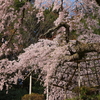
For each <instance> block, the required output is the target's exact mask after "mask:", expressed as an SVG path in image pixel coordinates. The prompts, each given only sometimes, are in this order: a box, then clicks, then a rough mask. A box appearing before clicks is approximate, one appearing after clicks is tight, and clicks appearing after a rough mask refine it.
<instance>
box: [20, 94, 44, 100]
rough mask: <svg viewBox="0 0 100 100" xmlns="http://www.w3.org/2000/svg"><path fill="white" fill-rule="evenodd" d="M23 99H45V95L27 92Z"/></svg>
mask: <svg viewBox="0 0 100 100" xmlns="http://www.w3.org/2000/svg"><path fill="white" fill-rule="evenodd" d="M21 100H45V99H44V95H42V94H37V93H32V94H26V95H24V96H23V97H22V99H21Z"/></svg>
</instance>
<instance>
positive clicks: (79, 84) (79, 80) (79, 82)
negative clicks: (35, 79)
mask: <svg viewBox="0 0 100 100" xmlns="http://www.w3.org/2000/svg"><path fill="white" fill-rule="evenodd" d="M77 67H78V87H79V98H80V86H81V79H80V66H79V63H77Z"/></svg>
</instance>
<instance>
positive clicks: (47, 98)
mask: <svg viewBox="0 0 100 100" xmlns="http://www.w3.org/2000/svg"><path fill="white" fill-rule="evenodd" d="M46 100H49V83H48V84H47V95H46Z"/></svg>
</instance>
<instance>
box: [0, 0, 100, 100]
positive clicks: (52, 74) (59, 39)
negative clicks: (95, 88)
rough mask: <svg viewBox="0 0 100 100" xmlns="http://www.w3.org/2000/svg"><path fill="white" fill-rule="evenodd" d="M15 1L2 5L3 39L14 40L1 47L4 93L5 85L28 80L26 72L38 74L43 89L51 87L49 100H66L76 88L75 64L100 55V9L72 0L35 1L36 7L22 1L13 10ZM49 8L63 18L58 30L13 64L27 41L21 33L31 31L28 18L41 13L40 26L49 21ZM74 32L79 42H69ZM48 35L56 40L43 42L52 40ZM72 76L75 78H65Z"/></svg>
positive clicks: (90, 1)
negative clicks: (99, 32) (93, 54)
mask: <svg viewBox="0 0 100 100" xmlns="http://www.w3.org/2000/svg"><path fill="white" fill-rule="evenodd" d="M15 1H16V0H15ZM15 1H13V0H1V1H0V9H1V10H0V22H1V25H0V32H1V36H7V37H8V36H9V37H10V38H8V40H7V41H5V42H3V43H2V44H1V47H0V81H1V83H0V89H1V90H2V89H3V85H4V84H6V87H7V88H8V85H9V86H10V85H12V84H16V83H17V79H19V78H21V79H24V75H23V72H24V71H25V70H26V71H34V73H38V74H39V79H40V80H41V82H43V83H44V84H43V86H45V87H47V86H48V85H50V86H49V88H50V91H49V92H50V93H49V100H63V99H64V95H65V94H71V93H72V91H71V89H72V88H73V87H74V86H75V85H76V84H75V82H76V77H75V76H74V74H75V72H76V67H77V63H75V62H73V61H74V60H80V59H82V58H83V57H84V56H85V53H88V52H97V53H98V54H99V53H100V36H99V35H96V34H94V28H95V29H99V28H100V24H99V21H100V7H99V6H98V5H97V3H96V1H95V0H76V1H75V2H74V3H71V2H69V0H68V1H67V0H49V1H47V0H35V1H34V4H33V5H31V4H30V3H29V2H24V1H23V0H21V1H20V0H18V3H20V4H21V5H20V6H19V5H17V6H13V5H14V4H15ZM16 7H17V8H16ZM34 7H35V9H34ZM73 7H74V9H72V8H73ZM8 8H9V9H8ZM49 8H52V11H53V12H57V13H58V14H59V16H58V18H57V19H56V20H55V21H54V25H55V26H54V27H53V28H50V29H49V30H48V31H47V32H46V33H43V34H42V35H40V36H39V37H38V38H39V39H38V42H37V43H33V44H31V45H30V46H28V47H27V48H24V49H23V48H22V49H23V50H24V52H23V53H20V54H19V55H18V56H17V60H15V59H14V60H12V61H11V60H9V59H8V56H9V55H10V54H12V52H13V54H15V53H16V52H18V51H19V49H20V48H19V46H18V44H21V43H23V41H24V40H23V38H22V34H21V33H20V32H21V31H20V29H23V30H24V31H25V32H27V31H28V30H27V27H25V26H24V22H25V21H27V19H26V17H28V16H30V15H31V14H32V13H33V12H34V10H36V9H37V10H38V11H37V13H36V18H37V19H38V20H37V23H40V21H45V17H44V11H45V9H49ZM29 9H31V10H29ZM71 11H72V13H73V12H74V11H77V13H75V15H70V12H71ZM90 15H91V16H90ZM94 17H95V18H94ZM12 25H14V26H12ZM73 26H74V27H73ZM73 30H75V32H76V34H78V35H79V36H78V37H77V39H76V40H70V38H69V37H70V35H71V33H72V31H73ZM47 34H49V35H50V34H51V36H52V37H53V38H52V39H51V40H49V39H46V38H45V39H41V37H42V36H48V35H47ZM13 37H15V38H13ZM16 39H17V40H18V41H17V42H18V44H17V42H15V43H12V44H13V48H12V45H11V41H12V40H16ZM2 41H4V38H2ZM20 51H22V50H20ZM99 56H100V55H99ZM73 68H74V69H75V70H73ZM68 72H69V73H73V75H72V76H70V75H67V74H65V73H68ZM73 77H74V78H73ZM91 78H93V77H91ZM62 80H63V81H62ZM68 80H71V81H72V83H73V84H74V85H73V86H72V85H71V86H69V84H70V81H68ZM95 84H97V83H95ZM54 85H55V86H54ZM56 86H57V87H56ZM64 86H65V87H66V88H67V89H68V88H69V92H68V93H67V92H66V91H65V90H64ZM65 92H66V93H65ZM70 92H71V93H70Z"/></svg>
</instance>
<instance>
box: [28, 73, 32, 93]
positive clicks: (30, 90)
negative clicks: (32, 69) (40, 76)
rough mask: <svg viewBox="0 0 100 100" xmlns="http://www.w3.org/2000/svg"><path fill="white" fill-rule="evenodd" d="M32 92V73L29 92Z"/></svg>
mask: <svg viewBox="0 0 100 100" xmlns="http://www.w3.org/2000/svg"><path fill="white" fill-rule="evenodd" d="M31 93H32V74H31V75H30V80H29V94H31Z"/></svg>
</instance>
